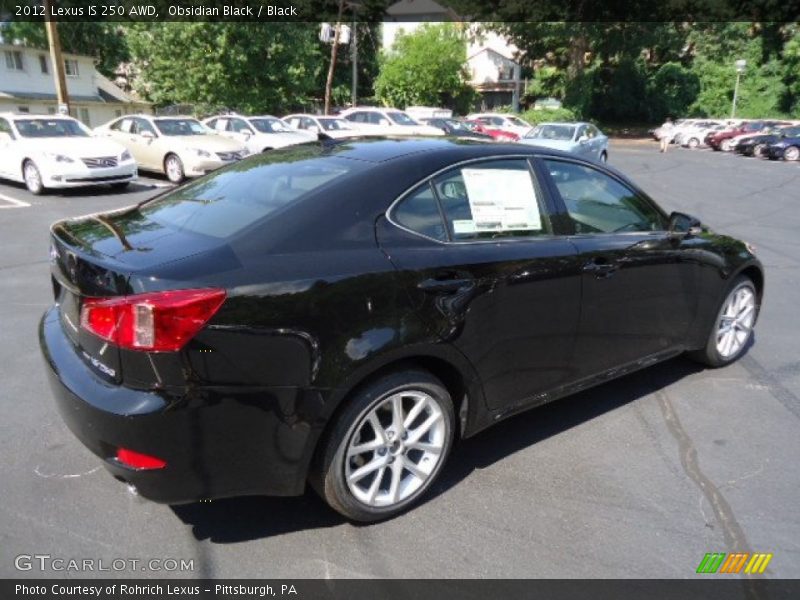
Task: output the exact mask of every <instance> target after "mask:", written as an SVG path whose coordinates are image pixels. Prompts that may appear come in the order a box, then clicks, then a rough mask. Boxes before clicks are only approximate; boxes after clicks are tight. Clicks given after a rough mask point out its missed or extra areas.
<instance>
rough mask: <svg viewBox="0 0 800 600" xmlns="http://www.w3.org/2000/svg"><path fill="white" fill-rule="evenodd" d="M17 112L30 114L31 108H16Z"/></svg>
mask: <svg viewBox="0 0 800 600" xmlns="http://www.w3.org/2000/svg"><path fill="white" fill-rule="evenodd" d="M17 112H20V113H25V114H28V113H29V112H31V107H30V106H18V107H17Z"/></svg>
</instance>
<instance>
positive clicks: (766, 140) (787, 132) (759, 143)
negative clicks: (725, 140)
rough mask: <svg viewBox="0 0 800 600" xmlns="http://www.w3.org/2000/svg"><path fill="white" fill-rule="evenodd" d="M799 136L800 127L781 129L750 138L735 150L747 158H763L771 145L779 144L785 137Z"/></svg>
mask: <svg viewBox="0 0 800 600" xmlns="http://www.w3.org/2000/svg"><path fill="white" fill-rule="evenodd" d="M797 136H800V126H793V127H781V128H780V129H773V130H771V131H770V132H769V133H762V134H759V135H753V136H750V137H748V138H746V139H744V140H742V141H740V142H739V143H738V144H736V147H735V148H734V150H735V151H736V152H737V153H739V154H743V155H745V156H761V155H762V153H764V151H765V150H766V149H767V147H768V146H769V145H770V144H774V143H775V142H779V141H780V140H781V139H782V138H785V137H797Z"/></svg>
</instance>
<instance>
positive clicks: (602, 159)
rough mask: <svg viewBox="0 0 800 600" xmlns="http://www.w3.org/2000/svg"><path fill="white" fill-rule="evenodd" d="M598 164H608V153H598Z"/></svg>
mask: <svg viewBox="0 0 800 600" xmlns="http://www.w3.org/2000/svg"><path fill="white" fill-rule="evenodd" d="M600 162H601V163H603V164H605V163H607V162H608V152H606V151H603V152H601V153H600Z"/></svg>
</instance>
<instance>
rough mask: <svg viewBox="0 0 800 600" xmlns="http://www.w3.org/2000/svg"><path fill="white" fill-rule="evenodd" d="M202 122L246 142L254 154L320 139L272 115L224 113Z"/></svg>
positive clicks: (231, 137) (221, 133) (221, 132)
mask: <svg viewBox="0 0 800 600" xmlns="http://www.w3.org/2000/svg"><path fill="white" fill-rule="evenodd" d="M203 123H205V125H206V126H207V127H210V128H211V129H213V130H214V131H215V132H216V133H218V134H220V135H221V136H223V137H227V138H230V139H233V140H236V141H237V142H240V143H242V144H244V145H245V146H246V147H247V149H248V150H249V151H250V153H251V154H258V153H260V152H267V151H269V150H274V149H276V148H285V147H286V146H294V145H296V144H305V143H306V142H310V141H312V140H315V139H317V136H316V134H312V133H310V132H306V131H297V130H296V129H294V128H292V127H291V126H290V125H289V124H288V123H286V122H285V121H283V120H281V119H279V118H278V117H273V116H271V115H263V116H258V117H243V116H241V115H221V116H218V117H211V118H209V119H206V120H205V121H203Z"/></svg>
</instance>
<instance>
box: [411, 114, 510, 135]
mask: <svg viewBox="0 0 800 600" xmlns="http://www.w3.org/2000/svg"><path fill="white" fill-rule="evenodd" d="M420 120H421V121H422V122H423V123H425V124H426V125H430V126H432V127H438V128H439V129H441V130H442V131H444V132H445V133H446V134H447V135H452V136H455V137H467V138H472V139H476V140H492V139H494V138H492V136H491V135H489V134H488V133H481V132H480V131H475V130H473V129H472V128H470V127H467V125H466V124H465V123H464V121H459V120H458V119H443V118H431V119H420Z"/></svg>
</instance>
